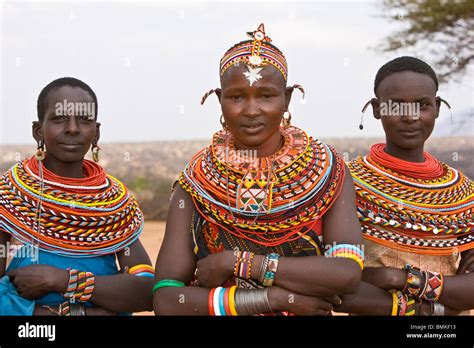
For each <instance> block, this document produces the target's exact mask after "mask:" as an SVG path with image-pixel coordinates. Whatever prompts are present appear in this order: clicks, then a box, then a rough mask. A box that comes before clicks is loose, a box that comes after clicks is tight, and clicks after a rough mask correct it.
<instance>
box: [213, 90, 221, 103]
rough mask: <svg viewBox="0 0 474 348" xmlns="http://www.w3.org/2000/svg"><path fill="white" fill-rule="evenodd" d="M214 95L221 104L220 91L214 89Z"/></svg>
mask: <svg viewBox="0 0 474 348" xmlns="http://www.w3.org/2000/svg"><path fill="white" fill-rule="evenodd" d="M214 93H216V96H217V99H218V100H219V104H222V103H221V97H222V89H220V88H216V89H215V90H214Z"/></svg>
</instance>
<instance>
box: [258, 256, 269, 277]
mask: <svg viewBox="0 0 474 348" xmlns="http://www.w3.org/2000/svg"><path fill="white" fill-rule="evenodd" d="M268 261H269V256H268V255H265V257H264V258H263V260H262V265H261V266H260V271H259V272H258V282H259V284H263V280H264V278H265V272H266V271H267V267H268Z"/></svg>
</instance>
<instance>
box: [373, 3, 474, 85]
mask: <svg viewBox="0 0 474 348" xmlns="http://www.w3.org/2000/svg"><path fill="white" fill-rule="evenodd" d="M382 10H383V12H384V13H387V15H386V17H388V18H391V19H392V20H396V21H399V22H401V23H402V25H404V28H403V29H401V30H399V31H398V32H395V33H394V34H393V35H391V36H389V37H387V38H386V39H385V41H384V42H383V43H382V44H381V46H380V47H378V49H380V50H381V51H383V52H392V51H397V50H399V49H402V48H409V49H412V50H414V51H415V52H423V53H424V52H428V53H429V54H430V57H429V58H430V59H427V60H428V61H431V62H433V63H434V64H433V65H434V66H435V70H436V71H437V75H438V78H439V80H440V82H447V81H452V80H453V81H460V80H461V79H462V77H463V74H464V73H465V72H466V70H467V69H468V66H469V63H471V62H472V61H473V59H474V0H452V1H448V0H384V1H383V4H382ZM384 16H385V15H384ZM414 55H415V56H418V57H420V58H423V57H422V54H414ZM424 58H428V57H424Z"/></svg>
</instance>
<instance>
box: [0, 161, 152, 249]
mask: <svg viewBox="0 0 474 348" xmlns="http://www.w3.org/2000/svg"><path fill="white" fill-rule="evenodd" d="M42 167H43V168H42V172H43V180H41V175H40V173H39V169H38V168H39V166H38V161H37V159H36V158H34V157H33V158H30V159H28V160H25V161H23V162H21V163H18V164H16V165H14V166H13V167H12V168H11V169H10V170H9V171H7V172H6V173H5V174H4V175H3V177H1V178H0V204H1V205H0V212H1V215H0V229H3V230H5V231H6V232H7V233H9V234H11V235H12V236H13V237H15V238H16V239H18V240H20V241H21V242H23V243H25V244H35V245H38V247H39V249H41V250H45V251H53V252H55V253H57V254H60V255H64V256H71V257H75V256H76V257H93V256H97V255H104V254H110V253H115V252H117V251H119V250H121V249H123V248H124V247H126V246H128V245H130V244H131V243H133V242H134V241H135V240H136V239H137V238H138V236H139V235H140V233H141V230H142V228H143V216H142V213H141V211H140V209H139V207H138V204H137V202H136V200H135V198H134V197H133V196H131V195H130V194H129V192H128V190H127V188H126V187H125V186H124V185H123V184H122V183H121V182H120V181H119V180H118V179H116V178H114V177H113V176H110V175H106V174H105V172H104V170H103V168H102V167H100V166H99V165H98V164H96V163H94V162H91V161H87V160H84V176H85V177H84V178H83V179H70V178H63V177H58V176H56V175H54V174H53V173H51V172H49V171H48V170H46V168H44V166H42ZM38 213H39V214H38Z"/></svg>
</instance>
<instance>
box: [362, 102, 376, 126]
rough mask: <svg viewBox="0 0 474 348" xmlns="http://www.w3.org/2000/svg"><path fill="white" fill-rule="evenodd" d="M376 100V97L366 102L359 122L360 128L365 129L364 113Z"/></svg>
mask: <svg viewBox="0 0 474 348" xmlns="http://www.w3.org/2000/svg"><path fill="white" fill-rule="evenodd" d="M374 100H375V98H372V99H370V100H369V101H368V102H367V103H365V105H364V107H363V108H362V114H361V115H360V124H359V129H360V130H363V129H364V125H363V123H364V114H365V110H367V108H368V107H369V105H370V104H371V103H372V102H373V101H374Z"/></svg>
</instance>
